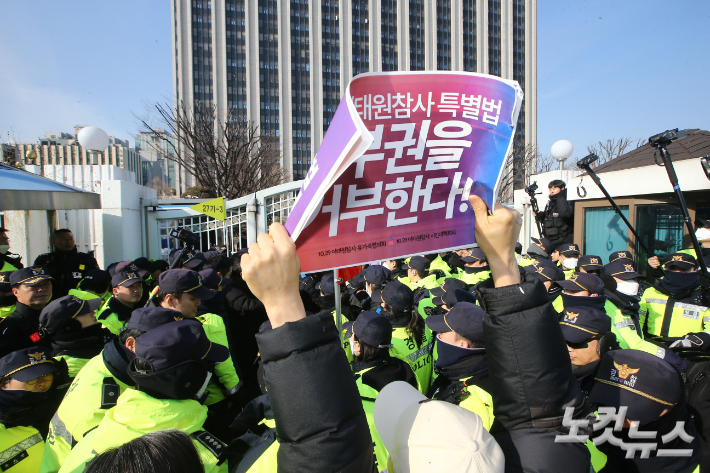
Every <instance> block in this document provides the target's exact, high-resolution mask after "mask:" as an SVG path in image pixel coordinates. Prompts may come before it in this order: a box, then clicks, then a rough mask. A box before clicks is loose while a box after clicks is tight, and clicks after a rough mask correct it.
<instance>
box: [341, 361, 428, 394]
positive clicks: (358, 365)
mask: <svg viewBox="0 0 710 473" xmlns="http://www.w3.org/2000/svg"><path fill="white" fill-rule="evenodd" d="M352 366H353V372H354V373H355V379H356V380H357V379H358V378H360V377H361V376H362V384H365V385H367V386H370V387H371V388H372V389H374V390H375V391H377V392H380V391H382V389H383V388H384V387H385V386H387V385H388V384H390V383H393V382H395V381H404V382H405V383H409V384H411V385H412V387H414V388H417V387H418V386H417V377H416V375H415V374H414V371H412V368H411V367H410V366H409V364H408V363H405V362H404V361H402V360H400V359H399V358H392V357H391V356H390V357H387V358H383V359H380V360H375V361H371V362H369V363H363V362H357V361H354V362H353V363H352ZM367 368H372V369H370V370H367V371H365V372H364V373H363V374H360V372H361V371H362V370H365V369H367ZM368 400H370V401H374V399H368Z"/></svg>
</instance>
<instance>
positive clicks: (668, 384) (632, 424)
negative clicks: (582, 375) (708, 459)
mask: <svg viewBox="0 0 710 473" xmlns="http://www.w3.org/2000/svg"><path fill="white" fill-rule="evenodd" d="M588 400H589V402H590V403H592V404H594V405H596V406H597V411H600V410H601V408H602V407H610V408H613V414H614V415H615V416H616V415H618V417H615V418H614V419H613V420H612V423H613V424H614V425H611V424H610V425H609V426H608V427H610V428H607V429H606V430H605V429H598V430H596V431H595V432H594V433H593V436H594V437H599V436H601V435H603V434H606V435H611V436H612V437H614V439H609V438H607V440H606V441H603V442H598V445H597V448H598V449H599V450H600V451H601V452H602V453H604V454H605V455H606V466H605V467H604V469H602V470H601V471H602V472H606V471H638V472H656V471H678V472H680V471H688V472H691V471H698V469H697V467H698V465H699V464H700V452H701V444H700V442H701V440H700V439H699V438H698V436H697V433H696V430H695V428H694V426H693V422H692V420H691V418H690V415H689V413H688V408H687V405H686V399H685V392H684V388H683V379H682V377H681V375H680V373H679V372H678V371H676V370H675V369H674V368H673V367H672V366H671V365H669V364H668V363H666V362H665V361H663V360H661V359H660V358H657V357H655V356H652V355H649V354H648V353H643V352H640V351H637V350H612V351H609V352H607V353H606V354H605V355H604V356H603V357H602V360H601V362H600V364H599V368H598V370H597V374H596V380H595V382H594V384H593V386H592V390H591V392H590V393H589V399H588ZM640 444H646V445H651V446H652V447H655V448H650V449H648V450H647V453H649V455H648V456H647V457H646V458H642V455H640V452H639V450H636V451H635V452H634V451H633V450H631V449H633V448H634V447H636V448H638V449H640V448H642V445H640ZM662 451H665V452H666V453H670V456H668V455H663V454H662ZM681 451H683V452H684V453H681ZM629 453H631V454H632V455H627V454H629ZM597 471H600V470H599V469H597Z"/></svg>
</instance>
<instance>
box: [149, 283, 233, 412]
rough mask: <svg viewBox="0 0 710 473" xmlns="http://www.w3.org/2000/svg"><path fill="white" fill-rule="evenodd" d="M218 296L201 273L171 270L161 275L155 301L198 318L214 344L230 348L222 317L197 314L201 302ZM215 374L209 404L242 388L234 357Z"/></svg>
mask: <svg viewBox="0 0 710 473" xmlns="http://www.w3.org/2000/svg"><path fill="white" fill-rule="evenodd" d="M216 295H217V292H216V291H213V290H211V289H209V288H207V287H206V285H204V284H203V281H202V278H201V277H200V275H199V273H196V272H195V271H191V270H188V269H171V270H169V271H166V272H164V273H163V274H161V275H160V292H159V293H158V296H157V297H156V302H157V303H158V304H159V305H160V306H161V307H164V308H166V309H173V310H176V311H178V312H180V313H181V314H182V316H183V317H184V318H186V319H196V320H197V321H198V322H199V323H200V324H201V325H202V327H203V329H204V331H205V333H206V335H207V338H208V339H209V340H210V341H211V342H213V343H216V344H219V345H221V346H225V347H228V344H229V342H228V339H227V331H226V329H225V327H224V321H223V320H222V318H221V317H220V316H218V315H215V314H209V313H207V314H202V315H199V316H198V315H197V311H198V307H199V306H200V303H201V301H208V300H210V299H211V298H213V297H215V296H216ZM228 349H229V348H228ZM214 372H215V375H217V377H218V381H219V383H217V382H215V383H213V384H212V385H211V386H210V387H209V389H208V391H207V398H206V400H205V404H206V405H212V404H215V403H217V402H219V401H222V400H223V399H225V397H227V396H231V395H233V394H235V393H236V392H237V391H239V390H240V389H241V387H242V382H241V381H240V379H239V375H237V371H236V369H235V367H234V363H233V362H232V358H231V356H230V357H228V358H227V359H226V360H224V362H222V363H220V364H218V365H217V366H215V368H214Z"/></svg>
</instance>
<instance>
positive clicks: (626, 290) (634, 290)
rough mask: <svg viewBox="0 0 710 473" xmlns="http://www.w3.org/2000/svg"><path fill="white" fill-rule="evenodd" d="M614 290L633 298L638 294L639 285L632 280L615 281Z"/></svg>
mask: <svg viewBox="0 0 710 473" xmlns="http://www.w3.org/2000/svg"><path fill="white" fill-rule="evenodd" d="M616 290H617V291H619V292H620V293H622V294H626V295H627V296H635V295H637V294H638V292H639V283H638V282H636V281H634V280H633V279H630V280H628V281H616Z"/></svg>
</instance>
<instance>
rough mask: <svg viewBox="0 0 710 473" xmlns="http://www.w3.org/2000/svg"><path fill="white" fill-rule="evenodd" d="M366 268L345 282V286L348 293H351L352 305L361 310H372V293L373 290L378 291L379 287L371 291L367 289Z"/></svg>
mask: <svg viewBox="0 0 710 473" xmlns="http://www.w3.org/2000/svg"><path fill="white" fill-rule="evenodd" d="M365 269H367V268H365ZM365 269H363V270H362V271H360V272H359V273H358V274H356V275H355V276H354V277H352V278H351V279H350V280H349V281H347V282H346V283H345V287H347V289H348V294H350V305H351V306H354V307H357V308H359V309H361V310H370V307H371V305H372V300H371V299H370V296H371V295H372V292H373V291H376V290H378V289H373V290H372V291H370V292H368V291H367V290H365ZM379 289H381V288H379Z"/></svg>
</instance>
